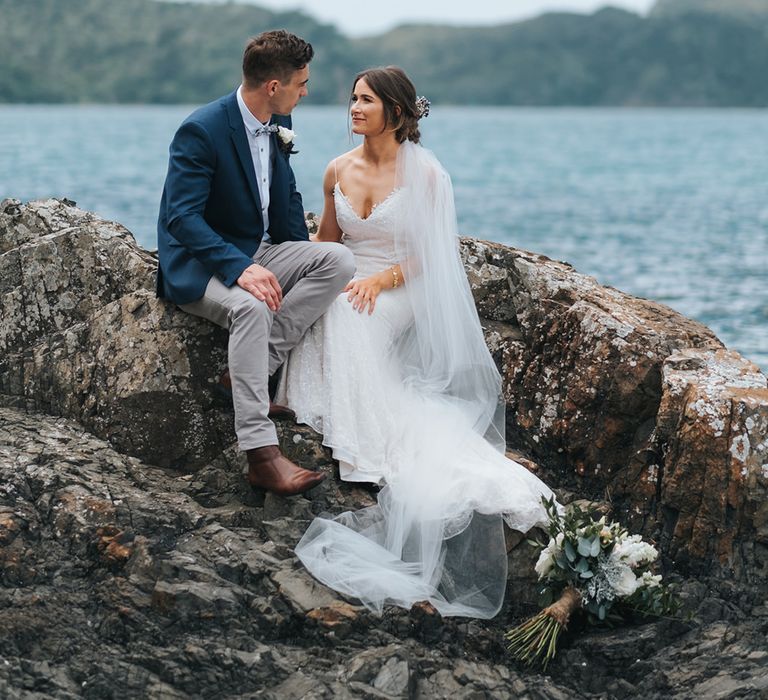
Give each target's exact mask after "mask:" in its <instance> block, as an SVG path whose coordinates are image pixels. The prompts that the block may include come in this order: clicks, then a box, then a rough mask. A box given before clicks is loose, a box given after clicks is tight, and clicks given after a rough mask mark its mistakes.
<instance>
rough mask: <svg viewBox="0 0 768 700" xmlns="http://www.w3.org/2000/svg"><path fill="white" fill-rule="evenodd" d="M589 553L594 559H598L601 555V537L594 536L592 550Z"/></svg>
mask: <svg viewBox="0 0 768 700" xmlns="http://www.w3.org/2000/svg"><path fill="white" fill-rule="evenodd" d="M589 553H590V555H591V556H593V557H596V556H597V555H598V554H600V535H595V536H594V538H593V540H592V548H591V550H590V552H589Z"/></svg>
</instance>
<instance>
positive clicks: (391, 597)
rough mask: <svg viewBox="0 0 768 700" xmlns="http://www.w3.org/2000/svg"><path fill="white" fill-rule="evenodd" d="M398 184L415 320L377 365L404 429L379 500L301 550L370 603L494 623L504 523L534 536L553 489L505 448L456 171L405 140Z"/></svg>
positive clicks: (403, 257) (397, 234)
mask: <svg viewBox="0 0 768 700" xmlns="http://www.w3.org/2000/svg"><path fill="white" fill-rule="evenodd" d="M395 186H396V188H397V189H398V190H401V195H400V202H399V206H398V212H397V221H396V224H395V230H394V231H393V234H394V240H395V248H396V257H397V259H398V260H400V264H401V267H402V269H403V277H404V279H405V289H406V291H407V298H408V303H409V304H410V306H411V310H412V313H413V323H412V324H411V326H410V328H409V330H408V331H407V332H406V333H405V334H404V335H403V336H402V337H401V338H400V339H399V340H398V341H397V343H396V345H395V347H394V348H391V349H389V351H388V352H383V353H382V355H381V357H380V358H378V361H379V362H380V363H381V371H382V372H383V373H385V376H388V377H394V378H395V379H393V381H391V382H388V383H387V386H386V396H385V397H384V399H385V400H384V402H383V404H384V406H385V407H386V409H385V410H387V411H388V412H391V414H390V416H391V417H392V418H393V419H394V423H395V425H396V431H395V432H396V438H395V442H396V444H394V445H392V446H391V450H390V454H389V455H388V461H389V463H390V464H391V463H394V464H396V468H395V469H391V470H390V472H389V473H388V475H387V483H386V485H385V487H384V488H383V489H382V490H381V492H380V493H379V498H378V503H377V504H376V505H375V506H372V507H369V508H365V509H363V510H360V511H357V512H347V513H342V514H341V515H339V516H336V517H320V518H316V519H315V520H314V521H313V522H312V523H311V525H310V527H309V528H308V530H307V532H306V533H305V534H304V536H303V537H302V539H301V541H300V542H299V544H298V545H297V547H296V553H297V555H298V557H299V558H300V559H301V561H302V562H303V563H304V565H305V566H306V567H307V569H309V571H310V572H311V573H312V574H313V575H314V576H315V577H316V578H318V579H319V580H320V581H322V582H323V583H325V584H326V585H328V586H330V587H331V588H333V589H335V590H337V591H340V592H341V593H344V594H346V595H349V596H351V597H353V598H357V599H359V600H360V601H361V602H362V603H363V604H365V605H366V606H368V607H369V608H371V609H373V610H376V611H379V612H380V611H381V610H382V608H383V606H384V604H386V603H394V604H397V605H401V606H404V607H409V606H410V605H412V604H413V603H415V602H418V601H423V600H427V601H429V602H430V603H432V605H434V606H435V608H437V610H438V611H439V612H440V613H441V614H442V615H444V616H449V615H462V616H468V617H478V618H490V617H493V616H494V615H495V614H496V613H497V612H498V611H499V609H500V607H501V604H502V602H503V598H504V590H505V587H506V578H507V559H506V549H505V543H504V534H503V527H502V525H503V521H502V518H503V519H504V520H506V521H507V523H508V524H509V525H510V526H511V527H513V528H515V529H519V530H523V531H526V530H528V529H529V528H530V527H532V526H533V525H535V524H537V523H539V522H542V521H543V520H544V513H543V509H542V507H541V503H540V498H541V495H549V494H550V492H549V490H548V489H547V488H546V486H544V485H543V484H542V483H541V482H540V481H538V479H536V478H535V477H534V476H533V475H531V474H530V473H529V472H527V471H526V470H525V469H524V468H523V467H521V466H520V465H518V464H516V463H515V462H512V461H510V460H508V459H506V458H505V457H504V454H503V451H504V405H503V400H502V395H501V379H500V376H499V373H498V371H497V369H496V366H495V364H494V362H493V359H492V358H491V356H490V353H489V351H488V349H487V347H486V345H485V342H484V338H483V332H482V328H481V326H480V321H479V319H478V316H477V311H476V309H475V305H474V301H473V298H472V294H471V291H470V288H469V284H468V282H467V278H466V274H465V272H464V268H463V266H462V263H461V259H460V257H459V251H458V231H457V223H456V213H455V209H454V200H453V190H452V186H451V182H450V178H449V176H448V174H447V173H446V172H445V170H444V169H443V168H442V166H441V165H440V163H439V162H438V161H437V159H436V158H435V157H434V156H433V155H432V154H431V153H430V152H429V151H427V150H425V149H424V148H422V147H421V146H418V145H415V144H412V143H409V142H406V143H404V144H402V145H401V146H400V148H399V151H398V158H397V171H396V182H395ZM384 293H386V292H384ZM374 315H375V312H374ZM371 420H376V416H375V415H374V416H371ZM393 455H394V456H395V458H394V459H393V458H392V456H393Z"/></svg>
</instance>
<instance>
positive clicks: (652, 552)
mask: <svg viewBox="0 0 768 700" xmlns="http://www.w3.org/2000/svg"><path fill="white" fill-rule="evenodd" d="M658 556H659V552H658V551H657V549H656V547H654V546H653V545H650V544H648V543H647V542H643V540H642V538H641V537H640V535H631V536H630V537H627V538H626V539H624V540H623V541H621V542H619V543H617V544H616V546H615V547H614V548H613V550H612V551H611V559H616V560H620V561H621V562H622V563H623V564H626V565H627V566H631V567H632V568H633V569H635V568H637V567H638V566H641V565H643V564H650V563H651V562H653V561H656V559H657V558H658Z"/></svg>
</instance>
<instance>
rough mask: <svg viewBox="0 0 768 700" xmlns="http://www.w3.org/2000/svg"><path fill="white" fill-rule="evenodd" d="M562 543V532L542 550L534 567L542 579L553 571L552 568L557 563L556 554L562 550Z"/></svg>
mask: <svg viewBox="0 0 768 700" xmlns="http://www.w3.org/2000/svg"><path fill="white" fill-rule="evenodd" d="M562 545H563V533H562V532H560V533H558V535H557V537H554V538H551V539H550V540H549V544H547V546H546V547H544V549H542V550H541V554H539V559H538V561H537V562H536V565H535V566H534V567H533V568H534V569H535V570H536V573H537V574H538V575H539V578H540V579H542V578H544V577H545V576H546V575H547V574H548V573H549V572H550V571H552V568H553V567H554V565H555V556H556V555H557V553H558V552H559V551H560V548H561V547H562Z"/></svg>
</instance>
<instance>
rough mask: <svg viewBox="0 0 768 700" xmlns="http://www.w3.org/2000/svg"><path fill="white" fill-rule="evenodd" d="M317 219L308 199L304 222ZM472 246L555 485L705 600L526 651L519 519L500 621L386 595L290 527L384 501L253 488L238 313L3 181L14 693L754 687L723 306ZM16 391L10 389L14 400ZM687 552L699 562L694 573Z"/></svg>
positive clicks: (1, 450)
mask: <svg viewBox="0 0 768 700" xmlns="http://www.w3.org/2000/svg"><path fill="white" fill-rule="evenodd" d="M310 223H311V222H310ZM461 250H462V255H463V256H464V261H465V265H466V268H467V272H468V275H469V278H470V282H471V285H472V290H473V293H474V295H475V300H476V302H477V306H478V309H479V311H480V314H481V317H482V320H483V324H484V327H485V330H486V339H487V341H488V344H489V346H490V347H491V350H492V352H493V354H494V357H495V358H496V360H497V362H498V364H499V366H500V369H501V371H502V373H503V376H504V379H505V396H506V400H507V404H508V435H509V438H510V444H512V445H514V446H515V448H516V449H517V450H519V451H520V452H519V454H518V455H517V458H518V459H520V460H526V459H528V460H530V461H528V462H526V463H527V464H530V467H531V468H532V469H536V470H538V471H539V472H540V474H541V475H542V476H543V477H544V478H545V479H547V480H548V481H550V482H551V483H552V484H553V485H554V486H556V487H558V493H559V496H560V498H561V500H564V501H565V500H568V499H571V498H580V497H588V498H590V499H600V500H605V501H608V507H612V508H613V511H614V513H613V514H614V516H615V517H617V518H618V519H620V520H622V521H623V522H624V523H625V524H627V525H628V526H629V527H631V528H632V529H634V530H642V531H643V532H644V533H645V534H647V535H650V536H652V537H655V538H656V539H657V541H658V542H659V544H660V546H661V547H662V550H663V552H664V554H665V557H666V563H667V573H668V575H669V576H670V577H672V578H673V579H674V578H677V579H678V580H679V582H680V586H681V592H682V597H683V600H684V603H685V608H686V610H687V611H689V612H690V613H691V615H692V618H691V620H690V621H689V622H682V621H680V620H677V621H667V620H662V621H659V622H656V623H653V624H651V625H644V626H640V627H636V628H623V629H621V630H620V631H616V632H597V633H591V634H589V635H587V636H586V637H582V638H581V639H580V641H579V643H578V644H574V645H572V646H571V647H569V646H568V642H567V640H566V645H565V648H564V651H563V653H562V655H561V656H560V658H559V659H558V661H557V662H556V664H555V665H554V666H553V667H550V670H551V674H550V677H542V676H537V675H531V674H527V673H522V672H520V671H518V670H515V669H510V668H508V666H507V660H506V657H505V655H504V651H503V643H502V637H501V633H502V631H503V629H504V628H505V627H506V626H508V625H509V624H511V620H512V619H514V618H515V617H517V616H519V615H521V614H527V613H529V612H531V611H532V610H533V609H535V608H534V601H535V594H536V591H535V586H534V585H533V580H532V574H533V572H532V563H533V562H532V550H531V549H530V548H528V547H526V546H524V545H521V544H520V543H521V538H520V537H519V536H517V535H514V534H513V533H510V536H509V543H508V544H509V548H510V553H509V557H510V582H509V595H508V608H507V609H506V610H505V611H504V612H503V613H502V614H501V615H500V616H499V617H498V618H497V619H496V620H495V621H493V622H491V623H478V622H467V621H465V620H441V619H439V618H437V617H436V616H434V615H432V614H430V612H429V610H425V609H421V608H418V607H416V608H414V609H413V610H411V611H402V610H399V609H392V610H388V611H387V612H386V613H385V615H384V617H383V618H377V617H375V616H372V615H371V614H370V613H368V612H367V611H366V610H364V609H361V608H359V607H357V606H355V605H354V604H353V603H354V601H347V600H343V599H341V598H340V597H339V596H337V595H336V594H335V593H333V592H332V591H330V590H328V589H326V588H324V587H323V586H321V585H319V584H317V583H316V582H315V581H313V580H312V579H311V578H310V577H308V576H307V575H306V574H305V573H303V571H302V570H301V568H300V567H299V565H298V562H297V561H296V559H295V557H294V556H293V553H292V547H293V545H294V544H295V542H296V541H297V539H298V537H299V536H300V534H301V533H302V532H303V530H304V529H305V528H306V525H307V523H308V522H309V520H310V519H311V518H312V517H314V516H315V515H317V514H319V513H320V512H323V511H328V512H332V513H335V512H340V511H341V510H344V509H348V508H360V507H364V506H365V505H367V504H369V503H371V502H372V495H371V494H370V493H369V492H368V491H366V490H364V489H362V488H359V487H352V486H350V485H345V484H341V483H340V482H339V481H338V479H336V478H334V476H335V475H334V464H333V462H332V460H331V459H330V456H329V454H328V452H327V450H325V449H324V448H323V447H322V446H321V445H320V443H319V440H318V438H317V436H316V435H314V434H313V432H312V431H311V430H309V429H308V428H304V427H301V426H295V425H292V424H289V423H281V424H280V425H279V434H280V439H281V444H282V446H283V448H284V450H285V451H286V452H287V453H288V454H289V455H290V456H292V457H293V458H295V459H296V460H297V461H300V462H302V463H304V464H311V465H313V466H314V467H315V468H319V469H324V470H327V471H328V473H329V474H330V475H331V478H329V479H326V481H325V482H323V484H322V485H321V486H320V487H318V488H317V489H315V490H313V492H312V493H311V494H309V495H308V497H306V498H304V497H302V498H293V499H280V498H275V497H272V496H267V497H266V498H265V497H264V496H263V495H258V494H254V493H253V492H251V491H250V490H249V489H247V488H245V486H244V483H243V480H242V477H241V475H240V471H241V469H242V467H243V462H242V459H241V456H240V455H239V454H238V453H237V451H236V449H235V447H234V444H233V442H234V435H233V432H232V427H231V423H232V415H231V412H230V411H231V409H230V406H229V403H228V401H227V400H226V399H225V398H223V397H221V396H220V395H218V394H217V393H216V391H215V390H214V388H215V380H216V378H217V377H218V376H219V374H220V371H221V369H222V368H223V366H224V365H225V363H226V350H225V348H226V335H225V333H224V332H223V331H221V330H220V329H217V328H214V327H213V326H212V325H211V324H208V323H205V322H203V321H200V320H197V319H195V318H192V317H190V316H188V315H186V314H183V313H180V312H178V311H177V310H176V309H175V308H173V307H172V306H171V305H169V304H166V303H164V302H162V301H158V300H157V299H155V297H154V293H153V289H152V285H153V274H154V268H155V264H156V263H155V259H154V256H153V255H152V254H150V253H147V252H146V251H143V250H141V249H140V248H138V246H136V244H135V242H134V241H133V238H132V237H131V235H130V233H129V232H127V231H126V230H125V229H124V228H122V227H121V226H119V225H117V224H113V223H110V222H106V221H103V220H101V219H99V218H98V217H96V216H94V215H92V214H89V213H87V212H84V211H81V210H79V209H77V208H76V207H74V206H73V205H72V204H71V203H68V202H66V201H56V200H49V201H45V202H34V203H31V204H27V205H24V204H21V203H19V202H17V201H14V200H6V201H5V202H3V203H2V204H0V567H1V568H0V626H2V629H3V630H4V631H7V632H6V633H5V634H4V635H3V636H2V639H0V655H2V656H3V659H4V661H5V663H3V664H0V695H2V696H3V697H9V698H16V697H19V698H21V697H81V696H84V697H94V698H96V697H98V698H101V697H116V696H118V695H119V696H121V697H190V696H192V697H211V696H214V695H215V696H219V697H242V696H259V697H274V698H299V697H318V698H324V697H408V696H410V697H435V698H440V697H452V696H458V697H500V698H503V697H520V698H525V697H530V698H566V697H567V698H574V697H588V696H592V694H602V695H604V696H606V695H607V696H609V697H626V696H630V695H635V696H641V697H665V698H666V697H671V696H673V697H681V698H683V697H707V696H718V697H760V696H761V694H762V693H765V692H768V681H766V677H768V650H766V649H765V644H764V640H765V636H766V633H768V584H767V580H768V578H767V577H766V575H765V574H766V566H768V564H767V563H766V562H767V561H768V553H767V549H766V548H767V547H768V511H767V510H766V503H767V502H768V499H766V495H767V494H766V491H767V490H768V456H767V455H766V449H767V445H768V390H767V389H766V379H765V377H764V376H763V375H762V374H761V373H760V372H759V370H758V369H757V368H756V367H755V366H754V365H752V364H750V363H749V362H747V361H746V360H744V359H743V358H741V357H740V356H739V355H738V354H736V353H733V352H730V351H728V350H726V349H724V348H723V347H722V344H721V343H720V342H719V341H718V340H717V338H716V337H715V336H714V335H713V334H712V333H711V331H709V330H708V329H707V328H705V327H704V326H702V325H700V324H697V323H695V322H693V321H690V320H688V319H685V318H683V317H681V316H680V315H678V314H676V313H674V312H673V311H671V310H670V309H668V308H666V307H664V306H661V305H659V304H655V303H652V302H648V301H645V300H641V299H636V298H634V297H631V296H628V295H626V294H623V293H621V292H619V291H617V290H614V289H610V288H606V287H602V286H600V285H599V284H597V282H596V281H595V280H594V279H592V278H590V277H587V276H584V275H581V274H579V273H577V272H576V271H574V270H573V269H572V268H571V267H569V266H568V265H565V264H563V263H559V262H556V261H552V260H549V259H548V258H545V257H543V256H537V255H534V254H531V253H527V252H525V251H520V250H514V249H511V248H507V247H505V246H501V245H498V244H493V243H486V242H481V241H476V240H472V239H464V240H462V245H461ZM2 406H4V408H2ZM686 577H687V578H686Z"/></svg>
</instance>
